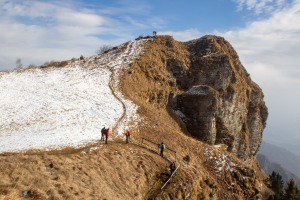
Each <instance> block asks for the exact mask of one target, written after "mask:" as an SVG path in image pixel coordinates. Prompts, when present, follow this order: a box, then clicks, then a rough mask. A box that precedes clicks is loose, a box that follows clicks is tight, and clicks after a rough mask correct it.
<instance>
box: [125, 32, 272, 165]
mask: <svg viewBox="0 0 300 200" xmlns="http://www.w3.org/2000/svg"><path fill="white" fill-rule="evenodd" d="M148 48H149V50H148V51H147V52H146V53H145V54H144V56H143V57H141V58H140V59H139V61H137V62H136V64H135V65H133V67H132V70H133V71H134V72H136V74H134V73H133V74H132V75H131V76H130V78H128V79H130V80H128V81H127V82H126V85H130V87H129V88H130V90H131V91H127V93H128V95H129V96H130V98H132V99H139V101H142V102H141V103H143V104H144V103H145V102H147V103H149V104H150V105H152V106H156V107H168V108H169V109H170V111H173V113H174V114H175V115H176V116H177V117H176V118H177V120H178V121H181V124H182V125H183V128H184V129H185V130H186V133H188V134H190V135H192V136H194V137H196V138H198V139H200V140H202V141H204V142H207V143H209V144H213V145H214V144H226V145H227V146H228V150H229V151H230V152H233V153H235V154H236V155H237V156H238V157H239V158H241V159H244V160H247V159H251V158H252V157H253V156H255V155H256V153H257V151H258V148H259V146H260V143H261V140H262V132H263V129H264V128H265V126H266V120H267V116H268V110H267V107H266V106H265V103H264V101H263V93H262V91H261V89H260V88H259V87H258V85H256V84H255V83H254V82H252V81H251V79H250V77H249V74H248V73H247V72H246V70H245V68H244V67H243V66H242V65H241V63H240V61H239V58H238V55H237V53H236V52H235V51H234V49H233V48H232V47H231V45H230V44H229V43H228V42H227V41H225V40H224V39H223V38H221V37H216V36H204V37H202V38H200V39H197V40H193V41H190V42H187V43H179V42H176V41H174V40H173V39H172V38H171V37H168V36H166V37H159V38H157V39H156V40H155V41H153V42H152V43H151V44H149V47H148ZM145 83H146V84H145ZM135 94H137V95H135Z"/></svg>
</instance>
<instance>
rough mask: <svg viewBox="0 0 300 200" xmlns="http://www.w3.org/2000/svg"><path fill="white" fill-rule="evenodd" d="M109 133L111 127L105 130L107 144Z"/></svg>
mask: <svg viewBox="0 0 300 200" xmlns="http://www.w3.org/2000/svg"><path fill="white" fill-rule="evenodd" d="M108 135H109V128H108V129H106V131H105V144H107V140H108Z"/></svg>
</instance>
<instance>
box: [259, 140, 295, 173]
mask: <svg viewBox="0 0 300 200" xmlns="http://www.w3.org/2000/svg"><path fill="white" fill-rule="evenodd" d="M259 154H260V155H263V156H265V157H266V158H267V159H268V161H269V162H270V163H276V164H279V165H280V166H281V167H282V168H284V169H286V170H288V171H289V172H291V173H293V174H294V175H295V176H297V177H300V157H299V156H297V155H295V154H293V153H292V152H289V151H288V150H285V149H283V148H280V147H278V146H275V145H272V144H269V143H266V142H262V145H261V147H260V150H259ZM258 158H259V157H258ZM260 164H263V163H260ZM261 167H262V168H264V167H263V166H261Z"/></svg>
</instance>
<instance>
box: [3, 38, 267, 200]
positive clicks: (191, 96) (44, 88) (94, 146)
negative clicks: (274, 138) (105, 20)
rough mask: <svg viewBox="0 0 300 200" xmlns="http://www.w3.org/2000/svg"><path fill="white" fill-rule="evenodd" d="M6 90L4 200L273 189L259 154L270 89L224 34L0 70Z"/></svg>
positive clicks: (241, 193) (220, 194) (232, 194)
mask: <svg viewBox="0 0 300 200" xmlns="http://www.w3.org/2000/svg"><path fill="white" fill-rule="evenodd" d="M0 86H1V87H0V95H1V96H3V97H4V98H1V101H0V109H1V110H0V111H1V116H0V128H1V129H0V169H1V170H0V176H1V180H0V200H2V199H23V198H24V199H122V200H124V199H128V200H132V199H137V200H139V199H164V200H165V199H170V200H171V199H205V200H206V199H207V200H208V199H210V200H216V199H233V200H240V199H268V197H269V196H270V195H271V194H272V191H270V189H268V187H267V186H268V181H267V175H266V174H265V173H264V172H262V171H261V169H260V167H259V166H258V164H257V161H256V158H255V155H256V153H257V151H258V148H259V146H260V144H261V140H262V133H263V130H264V128H265V126H266V120H267V116H268V110H267V107H266V105H265V103H264V100H263V93H262V91H261V89H260V88H259V86H258V85H256V84H255V83H254V82H253V81H252V80H251V78H250V75H249V74H248V73H247V71H246V70H245V68H244V67H243V66H242V64H241V62H240V61H239V57H238V55H237V53H236V52H235V50H234V49H233V47H232V46H231V45H230V44H229V43H228V42H227V41H226V40H225V39H224V38H222V37H218V36H213V35H207V36H204V37H201V38H199V39H196V40H192V41H189V42H179V41H176V40H174V39H173V37H172V36H153V37H150V36H147V37H139V38H136V39H135V40H134V41H130V42H126V43H124V44H122V45H120V46H117V47H113V48H111V49H109V50H106V51H103V52H101V53H100V54H99V55H94V56H91V57H83V56H82V57H80V58H74V59H71V60H66V61H62V62H50V63H48V64H44V65H43V66H40V67H37V68H25V69H16V70H14V71H11V72H0ZM103 126H106V128H110V132H109V137H108V144H106V143H105V142H104V141H103V140H100V138H101V129H102V128H103ZM126 130H129V131H130V132H131V139H130V142H129V143H125V140H124V139H125V138H124V137H125V136H124V133H125V131H126ZM162 142H163V143H164V144H165V147H166V148H165V151H164V156H163V157H162V156H160V155H159V152H158V145H159V144H160V143H162ZM171 162H174V163H175V165H176V170H175V172H176V173H175V175H174V174H173V175H172V176H171V173H170V169H169V166H170V163H171ZM170 177H172V178H171V179H169V178H170ZM168 180H170V181H169V182H168Z"/></svg>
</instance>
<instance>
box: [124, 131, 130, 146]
mask: <svg viewBox="0 0 300 200" xmlns="http://www.w3.org/2000/svg"><path fill="white" fill-rule="evenodd" d="M125 137H126V144H127V143H129V141H130V132H129V131H128V130H127V131H126V133H125Z"/></svg>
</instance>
